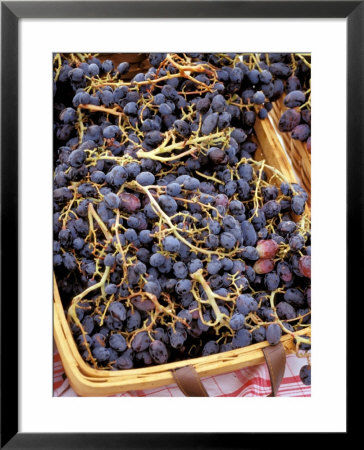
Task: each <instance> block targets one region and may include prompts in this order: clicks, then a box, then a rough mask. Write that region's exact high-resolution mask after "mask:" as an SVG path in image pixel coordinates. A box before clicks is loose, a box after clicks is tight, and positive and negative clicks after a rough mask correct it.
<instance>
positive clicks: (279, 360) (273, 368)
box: [263, 342, 286, 397]
mask: <svg viewBox="0 0 364 450" xmlns="http://www.w3.org/2000/svg"><path fill="white" fill-rule="evenodd" d="M263 353H264V357H265V361H266V363H267V367H268V372H269V377H270V382H271V385H272V393H271V394H269V395H268V397H276V396H277V393H278V390H279V386H280V384H281V382H282V379H283V375H284V370H285V368H286V352H285V350H284V347H283V345H282V343H281V342H279V343H278V344H277V345H270V346H269V347H265V348H263Z"/></svg>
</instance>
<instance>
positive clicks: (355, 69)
mask: <svg viewBox="0 0 364 450" xmlns="http://www.w3.org/2000/svg"><path fill="white" fill-rule="evenodd" d="M347 29H348V33H347V130H346V136H347V149H346V162H347V168H346V171H347V172H346V176H347V194H346V196H347V197H346V201H347V210H346V220H347V222H346V225H347V230H346V233H347V234H346V236H347V238H346V249H347V250H346V255H345V256H346V263H347V265H346V267H347V269H346V270H347V272H346V275H347V280H346V314H347V316H346V330H347V331H346V340H347V342H348V331H349V317H350V312H353V308H355V302H357V301H358V300H359V298H361V297H362V295H361V283H360V282H361V280H362V278H363V259H362V258H363V255H364V239H363V229H364V2H363V1H362V2H361V3H360V5H359V6H358V7H357V8H356V9H355V10H354V11H353V12H352V13H351V14H350V15H349V17H348V20H347ZM352 325H353V324H352V323H351V326H352ZM346 348H347V355H346V371H347V372H346V394H347V416H346V421H347V430H348V429H349V424H350V423H353V422H352V421H350V420H349V417H350V415H351V418H352V419H353V415H354V413H353V409H352V408H349V407H348V406H349V405H348V387H349V384H348V375H349V373H348V361H349V356H350V352H351V356H353V355H352V351H353V347H350V345H348V344H347V347H346ZM351 388H353V387H352V385H351ZM354 395H355V394H354Z"/></svg>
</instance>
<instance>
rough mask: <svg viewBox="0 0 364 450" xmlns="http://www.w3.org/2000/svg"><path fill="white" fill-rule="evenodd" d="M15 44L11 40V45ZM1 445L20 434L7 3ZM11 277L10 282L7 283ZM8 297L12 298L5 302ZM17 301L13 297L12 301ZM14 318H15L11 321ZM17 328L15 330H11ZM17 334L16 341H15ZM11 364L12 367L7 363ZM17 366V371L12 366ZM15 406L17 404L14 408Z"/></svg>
mask: <svg viewBox="0 0 364 450" xmlns="http://www.w3.org/2000/svg"><path fill="white" fill-rule="evenodd" d="M9 42H10V43H11V44H10V45H9ZM1 68H2V70H1V96H2V103H1V150H2V151H1V257H0V258H1V259H0V264H1V281H2V283H1V305H0V308H1V309H0V316H1V334H0V336H1V343H0V348H1V366H0V369H1V388H2V389H1V445H4V444H5V443H6V442H7V441H9V440H10V439H11V438H12V437H13V436H14V435H16V433H17V432H18V400H19V396H18V358H17V353H14V348H15V349H18V331H19V330H18V326H19V325H18V320H17V319H18V18H17V17H16V16H15V15H14V14H13V13H12V12H11V11H10V10H9V8H7V6H6V5H4V4H3V3H2V4H1ZM5 280H6V282H5ZM6 298H7V301H6V300H5V299H6ZM9 300H11V301H9ZM8 319H10V320H8ZM10 327H11V328H10ZM9 337H10V338H11V340H10V339H9ZM5 364H7V367H6V366H5ZM9 364H11V370H9V369H10V367H9ZM10 405H11V407H9V406H10Z"/></svg>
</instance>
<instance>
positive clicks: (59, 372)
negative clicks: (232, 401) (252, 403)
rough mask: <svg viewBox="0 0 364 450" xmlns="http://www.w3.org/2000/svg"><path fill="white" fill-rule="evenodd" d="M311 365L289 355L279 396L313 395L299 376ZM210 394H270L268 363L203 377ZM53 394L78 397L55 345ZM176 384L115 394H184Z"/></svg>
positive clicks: (164, 395) (225, 395)
mask: <svg viewBox="0 0 364 450" xmlns="http://www.w3.org/2000/svg"><path fill="white" fill-rule="evenodd" d="M305 364H307V361H306V359H305V358H297V357H296V355H294V354H291V355H287V364H286V370H285V373H284V377H283V380H282V383H281V386H280V388H279V392H278V397H310V396H311V386H305V385H304V384H303V383H302V381H301V380H300V377H299V371H300V368H301V367H302V366H303V365H305ZM201 380H202V383H203V385H204V386H205V388H206V391H207V393H208V394H209V396H210V397H266V396H267V395H269V394H270V393H271V385H270V380H269V373H268V369H267V366H266V365H265V364H259V365H257V366H252V367H247V368H244V369H241V370H235V371H233V372H229V373H225V374H223V375H215V376H209V377H204V378H202V379H201ZM53 391H54V393H53V395H54V397H77V394H76V393H75V392H74V390H73V389H72V387H71V386H70V384H69V382H68V379H67V377H66V375H65V373H64V369H63V366H62V361H61V358H60V356H59V353H58V351H57V348H56V347H54V354H53ZM183 396H184V395H183V394H182V392H181V391H180V389H179V387H178V386H177V385H176V384H170V385H168V386H163V387H159V388H155V389H149V390H138V391H127V392H121V393H120V394H116V395H115V396H114V397H183Z"/></svg>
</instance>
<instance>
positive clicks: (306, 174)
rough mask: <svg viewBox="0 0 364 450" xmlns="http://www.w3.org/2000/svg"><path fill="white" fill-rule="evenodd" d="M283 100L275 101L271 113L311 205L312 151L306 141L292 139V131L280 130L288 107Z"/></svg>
mask: <svg viewBox="0 0 364 450" xmlns="http://www.w3.org/2000/svg"><path fill="white" fill-rule="evenodd" d="M283 100H284V97H282V98H280V99H279V100H277V101H276V102H273V109H272V111H271V112H270V113H269V115H270V117H271V118H272V120H273V123H274V126H275V129H276V132H277V134H278V135H279V136H280V137H281V138H282V140H283V143H284V146H285V149H286V151H287V153H288V156H289V158H290V161H291V164H292V166H293V169H294V171H295V173H296V175H297V179H298V180H299V182H300V184H301V185H302V187H304V188H305V189H306V191H307V193H308V204H309V205H311V153H310V152H309V151H308V150H307V146H306V143H305V142H301V141H299V140H298V139H292V138H291V134H290V133H281V132H280V131H279V130H278V122H279V119H280V117H281V115H282V113H283V112H284V111H285V110H287V109H288V108H286V107H285V106H284V104H283Z"/></svg>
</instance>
